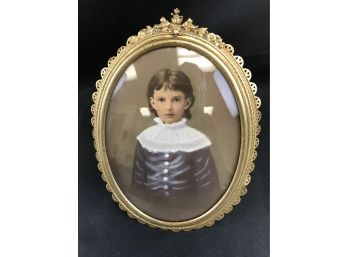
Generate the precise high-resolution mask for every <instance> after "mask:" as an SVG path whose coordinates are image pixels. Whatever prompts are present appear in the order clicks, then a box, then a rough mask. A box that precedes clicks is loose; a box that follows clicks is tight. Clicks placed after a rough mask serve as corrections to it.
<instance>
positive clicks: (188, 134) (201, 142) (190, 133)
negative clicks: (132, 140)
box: [137, 118, 211, 152]
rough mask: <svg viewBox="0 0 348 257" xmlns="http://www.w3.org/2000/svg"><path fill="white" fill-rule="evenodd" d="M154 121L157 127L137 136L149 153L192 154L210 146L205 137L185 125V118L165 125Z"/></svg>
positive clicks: (158, 120)
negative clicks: (180, 152)
mask: <svg viewBox="0 0 348 257" xmlns="http://www.w3.org/2000/svg"><path fill="white" fill-rule="evenodd" d="M154 121H155V122H156V123H157V125H155V126H152V127H150V128H147V129H145V130H144V131H143V132H141V133H140V134H139V135H138V136H137V140H138V141H139V142H140V144H141V145H142V147H144V148H146V149H147V150H149V151H151V152H177V151H184V152H193V151H196V150H199V149H202V148H204V147H207V146H210V145H211V142H210V140H209V139H208V138H207V136H206V135H204V134H203V133H202V132H200V131H198V130H196V129H194V128H191V127H189V126H188V125H187V124H186V121H187V119H186V118H183V119H181V120H180V121H178V122H176V123H173V124H165V123H163V122H162V120H161V119H160V118H155V119H154Z"/></svg>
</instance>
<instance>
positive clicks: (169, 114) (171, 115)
mask: <svg viewBox="0 0 348 257" xmlns="http://www.w3.org/2000/svg"><path fill="white" fill-rule="evenodd" d="M164 116H166V117H173V116H174V114H172V113H166V114H164Z"/></svg>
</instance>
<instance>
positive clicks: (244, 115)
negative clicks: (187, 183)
mask: <svg viewBox="0 0 348 257" xmlns="http://www.w3.org/2000/svg"><path fill="white" fill-rule="evenodd" d="M171 15H172V18H171V22H169V21H167V20H166V19H165V18H163V17H162V18H161V19H160V24H157V25H154V26H153V27H151V26H147V27H146V28H145V29H142V30H140V31H139V32H138V34H137V36H131V37H129V38H128V40H127V44H126V46H122V47H120V48H119V49H118V51H117V56H114V57H111V58H110V59H109V60H108V66H107V67H105V68H103V69H102V70H101V79H99V80H98V81H97V82H96V89H97V91H96V92H94V93H93V94H92V99H93V102H94V104H93V105H92V106H91V112H92V115H93V116H92V118H91V123H92V126H93V130H92V135H93V138H94V146H95V149H96V159H97V161H98V169H99V170H100V171H101V173H102V175H101V176H102V179H103V180H104V181H105V182H106V189H107V190H108V191H110V192H111V193H112V199H113V200H114V201H116V202H118V204H119V207H120V208H121V209H122V210H124V211H126V212H127V213H128V215H129V216H130V217H132V218H136V219H137V220H138V221H139V222H140V223H143V224H148V225H149V226H151V227H159V228H162V229H170V230H172V231H180V230H185V231H188V230H191V229H198V228H202V227H204V226H212V225H213V224H214V222H215V221H216V220H220V219H222V218H223V217H224V215H225V214H227V213H229V212H231V211H232V209H233V206H235V205H237V204H238V203H239V202H240V200H241V198H240V197H241V196H243V195H245V194H246V193H247V188H246V186H247V185H248V184H249V183H250V180H251V176H250V173H251V172H252V171H253V170H254V167H255V165H254V160H255V159H256V157H257V152H256V148H257V146H258V145H259V139H258V138H257V136H258V134H259V133H260V131H261V127H260V125H259V124H258V123H259V121H260V119H261V112H260V111H259V110H258V109H259V107H260V106H261V100H260V98H259V97H257V96H256V92H257V86H256V84H255V83H252V82H250V79H251V72H250V70H248V69H246V68H243V65H244V61H243V59H242V58H241V57H240V56H234V55H233V53H234V49H233V47H232V46H231V45H230V44H226V43H224V42H223V41H222V39H221V37H220V36H218V35H216V34H214V33H209V32H208V30H207V28H199V27H198V26H196V25H194V24H193V21H192V20H191V19H188V20H186V21H185V22H184V23H183V16H180V11H179V10H178V9H175V10H174V13H172V14H171ZM168 46H181V47H187V48H189V49H192V50H194V51H196V52H198V53H200V54H202V55H204V56H205V57H207V58H208V59H210V60H211V61H212V62H213V63H214V64H215V65H216V67H217V68H218V69H219V70H220V71H221V72H222V73H223V75H224V76H225V78H226V80H227V81H228V82H229V85H230V88H231V90H232V91H233V94H234V95H235V97H236V100H237V104H238V108H239V112H240V120H241V148H240V156H239V160H238V165H237V168H236V171H235V174H234V177H233V179H232V182H231V184H230V186H229V188H228V189H227V191H226V192H225V194H224V195H223V196H222V198H221V199H220V200H219V201H218V203H216V204H215V205H214V206H213V207H212V208H211V209H209V210H208V211H207V212H206V213H204V214H202V215H201V216H199V217H197V218H194V219H192V220H188V221H180V222H168V221H162V220H157V219H154V218H153V217H150V216H148V215H146V214H145V213H143V212H141V211H140V210H138V209H137V208H136V207H135V206H134V205H133V204H132V203H131V202H129V201H128V199H127V198H126V197H125V196H124V195H123V193H122V191H121V190H120V189H119V187H118V185H117V183H116V181H115V179H114V177H113V175H112V173H111V169H110V166H109V163H108V159H107V156H106V149H105V134H104V133H105V117H106V111H107V107H108V103H109V100H110V97H111V93H112V91H113V89H114V87H115V84H116V83H115V82H116V81H117V80H118V79H119V78H120V76H121V75H122V73H123V72H124V70H125V69H126V68H127V67H128V66H129V64H131V63H132V62H133V61H134V60H135V59H136V58H137V57H139V56H141V55H143V54H144V53H146V52H148V51H151V50H153V49H158V48H160V47H168Z"/></svg>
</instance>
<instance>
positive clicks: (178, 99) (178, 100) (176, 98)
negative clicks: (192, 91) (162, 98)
mask: <svg viewBox="0 0 348 257" xmlns="http://www.w3.org/2000/svg"><path fill="white" fill-rule="evenodd" d="M180 101H181V98H180V97H175V98H174V99H173V102H174V103H178V102H180Z"/></svg>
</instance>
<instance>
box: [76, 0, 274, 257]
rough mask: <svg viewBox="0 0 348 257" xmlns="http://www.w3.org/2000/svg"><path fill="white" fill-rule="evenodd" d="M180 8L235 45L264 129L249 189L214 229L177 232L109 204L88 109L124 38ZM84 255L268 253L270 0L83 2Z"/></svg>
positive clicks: (81, 240)
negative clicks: (249, 78) (254, 87)
mask: <svg viewBox="0 0 348 257" xmlns="http://www.w3.org/2000/svg"><path fill="white" fill-rule="evenodd" d="M176 7H178V8H179V9H180V10H181V11H182V15H183V16H184V18H185V19H187V18H189V17H190V18H191V19H193V22H194V23H195V24H197V25H199V26H202V27H208V30H209V31H211V32H213V33H216V34H218V35H220V36H221V37H222V38H223V40H224V42H226V43H229V44H231V45H233V47H234V49H235V54H237V55H240V56H242V57H243V59H244V61H245V67H247V68H249V69H250V70H251V71H252V74H253V78H252V81H253V82H255V83H256V84H257V86H258V93H257V94H258V96H260V98H261V99H262V106H261V111H262V120H261V127H262V133H261V134H260V136H259V138H260V146H259V147H258V158H257V160H256V162H255V164H256V168H255V170H254V172H253V173H252V180H251V183H250V184H249V186H248V193H247V194H246V195H245V196H243V197H242V201H241V203H240V204H239V205H237V206H236V207H235V208H234V210H233V212H232V213H230V214H228V215H226V216H225V218H224V219H222V220H221V221H218V222H216V224H215V225H214V226H213V227H210V228H204V229H201V230H195V231H191V232H182V233H172V232H169V231H162V230H160V229H153V228H149V227H148V226H145V225H141V224H139V223H138V222H137V221H136V220H134V219H130V218H129V217H128V215H127V214H126V213H125V212H123V211H122V210H120V209H119V207H118V205H117V204H116V203H115V202H113V201H112V199H111V194H110V192H108V191H107V190H106V189H105V182H104V181H103V180H102V179H101V178H100V172H99V171H98V169H97V162H96V160H95V150H94V147H93V139H92V137H91V129H92V128H91V124H90V118H91V114H90V106H91V104H92V100H91V94H92V92H94V91H95V81H96V80H97V79H99V78H100V70H101V69H102V68H103V67H105V66H106V65H107V60H108V59H109V58H110V57H111V56H114V55H115V54H116V51H117V49H118V48H119V47H120V46H122V45H125V42H126V40H127V38H128V37H129V36H131V35H135V34H136V33H137V32H138V31H139V30H140V29H142V28H144V27H145V26H146V25H153V24H158V23H159V19H160V18H161V17H162V16H165V17H166V18H167V19H169V18H170V12H173V9H174V8H176ZM78 218H79V256H83V257H85V256H87V257H89V256H91V257H92V256H126V257H127V256H129V257H134V256H142V257H147V256H149V257H150V256H151V257H152V256H166V257H167V256H202V257H205V256H234V257H250V256H253V257H254V256H257V257H267V256H269V1H268V0H253V1H244V0H238V1H229V0H219V1H207V0H201V1H197V0H191V1H182V0H173V1H170V2H168V1H135V0H129V1H118V0H114V1H111V0H106V1H97V0H84V1H80V2H79V217H78Z"/></svg>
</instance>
